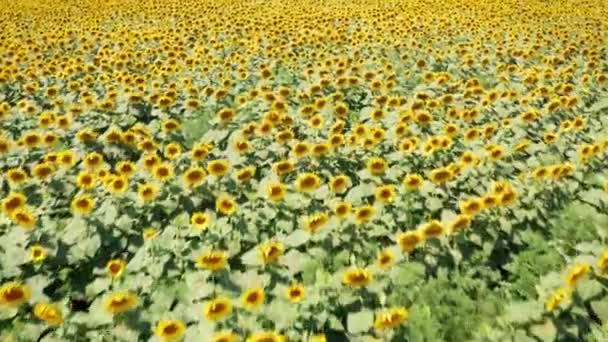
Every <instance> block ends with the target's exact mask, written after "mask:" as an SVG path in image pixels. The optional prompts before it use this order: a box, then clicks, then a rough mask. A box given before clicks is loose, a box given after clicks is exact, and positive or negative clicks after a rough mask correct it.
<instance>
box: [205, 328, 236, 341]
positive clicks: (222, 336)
mask: <svg viewBox="0 0 608 342" xmlns="http://www.w3.org/2000/svg"><path fill="white" fill-rule="evenodd" d="M238 341H239V336H238V335H237V334H235V333H233V332H232V331H228V330H222V331H219V332H216V333H215V334H213V337H212V338H211V342H238Z"/></svg>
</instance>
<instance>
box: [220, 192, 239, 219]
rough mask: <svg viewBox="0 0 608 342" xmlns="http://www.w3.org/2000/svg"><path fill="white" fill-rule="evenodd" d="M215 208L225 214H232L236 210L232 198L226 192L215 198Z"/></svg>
mask: <svg viewBox="0 0 608 342" xmlns="http://www.w3.org/2000/svg"><path fill="white" fill-rule="evenodd" d="M215 209H216V210H217V211H218V212H220V213H222V214H224V215H227V216H230V215H233V214H234V213H235V212H236V210H237V204H236V201H235V200H234V198H232V196H230V195H228V194H222V195H220V196H218V198H217V199H216V200H215Z"/></svg>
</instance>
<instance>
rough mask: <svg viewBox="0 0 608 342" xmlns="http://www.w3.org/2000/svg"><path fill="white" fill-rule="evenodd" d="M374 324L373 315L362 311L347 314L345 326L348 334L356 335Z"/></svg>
mask: <svg viewBox="0 0 608 342" xmlns="http://www.w3.org/2000/svg"><path fill="white" fill-rule="evenodd" d="M372 324H374V313H373V312H372V311H370V310H363V311H359V312H357V313H351V314H348V318H347V319H346V326H347V327H348V332H349V333H352V334H358V333H362V332H365V331H368V330H369V329H370V328H371V327H372Z"/></svg>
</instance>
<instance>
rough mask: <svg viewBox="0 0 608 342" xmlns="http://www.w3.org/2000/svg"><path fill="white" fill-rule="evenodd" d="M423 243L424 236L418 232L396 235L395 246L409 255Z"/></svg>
mask: <svg viewBox="0 0 608 342" xmlns="http://www.w3.org/2000/svg"><path fill="white" fill-rule="evenodd" d="M422 242H424V234H422V233H421V232H419V231H408V232H404V233H400V234H399V235H397V244H398V245H399V247H401V251H403V252H404V253H411V252H412V251H413V250H414V249H415V248H416V247H418V246H419V245H420V244H422Z"/></svg>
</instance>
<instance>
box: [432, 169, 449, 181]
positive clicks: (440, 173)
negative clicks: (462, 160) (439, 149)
mask: <svg viewBox="0 0 608 342" xmlns="http://www.w3.org/2000/svg"><path fill="white" fill-rule="evenodd" d="M451 178H452V172H451V171H450V170H449V169H447V168H443V167H442V168H438V169H434V170H433V171H431V173H430V175H429V179H430V180H431V182H433V183H437V184H441V183H445V182H447V181H449V180H450V179H451Z"/></svg>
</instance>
